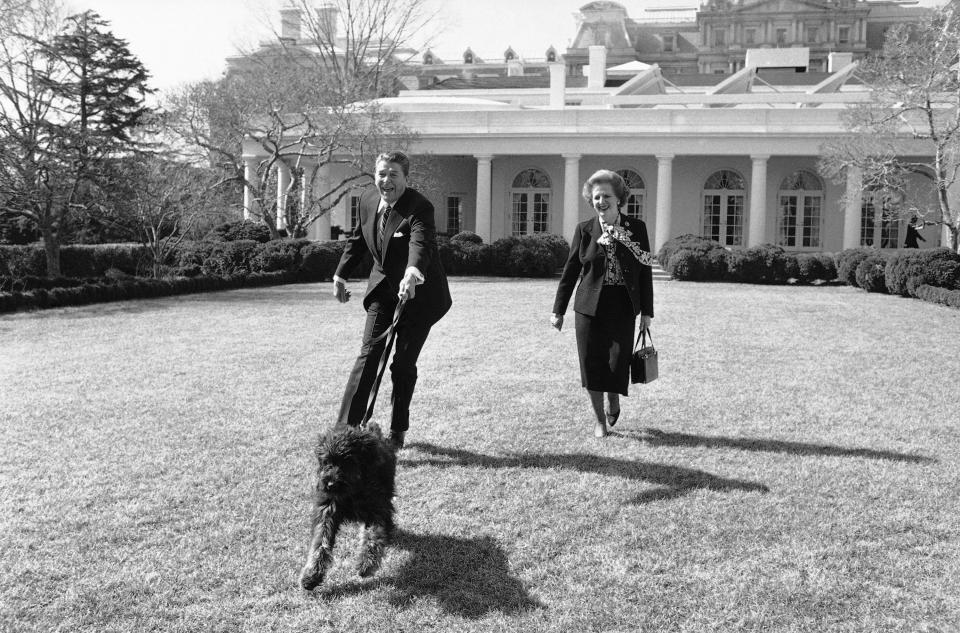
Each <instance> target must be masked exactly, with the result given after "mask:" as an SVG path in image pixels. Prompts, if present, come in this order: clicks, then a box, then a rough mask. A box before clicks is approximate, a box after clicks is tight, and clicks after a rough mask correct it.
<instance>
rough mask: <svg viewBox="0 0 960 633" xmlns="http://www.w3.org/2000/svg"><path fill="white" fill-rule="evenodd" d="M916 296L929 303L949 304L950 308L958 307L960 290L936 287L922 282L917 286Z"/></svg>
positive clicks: (959, 305)
mask: <svg viewBox="0 0 960 633" xmlns="http://www.w3.org/2000/svg"><path fill="white" fill-rule="evenodd" d="M916 293H917V298H918V299H923V300H924V301H930V302H931V303H939V304H941V305H945V306H950V307H951V308H960V290H951V289H949V288H938V287H937V286H930V285H926V284H922V285H920V286H917V289H916Z"/></svg>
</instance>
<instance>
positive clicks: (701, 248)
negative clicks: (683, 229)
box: [657, 233, 726, 269]
mask: <svg viewBox="0 0 960 633" xmlns="http://www.w3.org/2000/svg"><path fill="white" fill-rule="evenodd" d="M679 250H688V251H693V252H694V253H702V254H704V255H705V254H706V253H709V252H711V251H716V250H721V251H724V252H726V249H725V248H724V247H723V246H722V245H721V244H720V242H716V241H714V240H707V239H704V238H702V237H698V236H696V235H693V234H691V233H686V234H684V235H678V236H677V237H675V238H673V239H671V240H668V241H667V242H666V243H665V244H664V245H663V246H661V247H660V250H659V251H657V260H658V261H659V262H660V265H661V266H662V267H663V268H664V269H666V268H667V264H668V263H669V262H670V257H671V256H673V254H674V253H676V252H677V251H679Z"/></svg>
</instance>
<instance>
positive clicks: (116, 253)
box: [60, 244, 153, 277]
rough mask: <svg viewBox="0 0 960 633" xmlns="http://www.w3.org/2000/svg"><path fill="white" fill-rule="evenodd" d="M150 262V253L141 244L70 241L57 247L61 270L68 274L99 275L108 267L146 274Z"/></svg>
mask: <svg viewBox="0 0 960 633" xmlns="http://www.w3.org/2000/svg"><path fill="white" fill-rule="evenodd" d="M152 265H153V255H152V254H151V253H150V251H149V250H148V249H147V248H146V247H145V246H143V245H141V244H71V245H68V246H64V247H63V248H61V249H60V270H61V271H62V272H63V274H64V275H65V276H67V277H101V276H103V274H104V273H106V271H107V270H109V269H111V268H115V269H117V270H120V271H123V272H124V273H126V274H128V275H137V274H147V273H149V271H150V270H151V268H152Z"/></svg>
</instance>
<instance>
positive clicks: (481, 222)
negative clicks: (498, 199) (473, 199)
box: [474, 154, 493, 243]
mask: <svg viewBox="0 0 960 633" xmlns="http://www.w3.org/2000/svg"><path fill="white" fill-rule="evenodd" d="M474 158H476V159H477V220H476V222H477V235H479V236H480V237H481V238H483V241H484V242H487V243H489V242H490V222H491V215H492V213H493V210H492V204H491V203H492V194H491V191H490V186H491V184H492V182H493V179H492V177H491V163H492V162H493V156H492V155H489V154H481V155H477V156H474Z"/></svg>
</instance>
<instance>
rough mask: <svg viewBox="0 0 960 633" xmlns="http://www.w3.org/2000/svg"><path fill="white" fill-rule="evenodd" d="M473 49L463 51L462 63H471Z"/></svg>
mask: <svg viewBox="0 0 960 633" xmlns="http://www.w3.org/2000/svg"><path fill="white" fill-rule="evenodd" d="M473 58H474V56H473V51H472V50H470V49H469V48H468V49H467V50H465V51H464V52H463V63H464V64H472V63H473Z"/></svg>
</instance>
